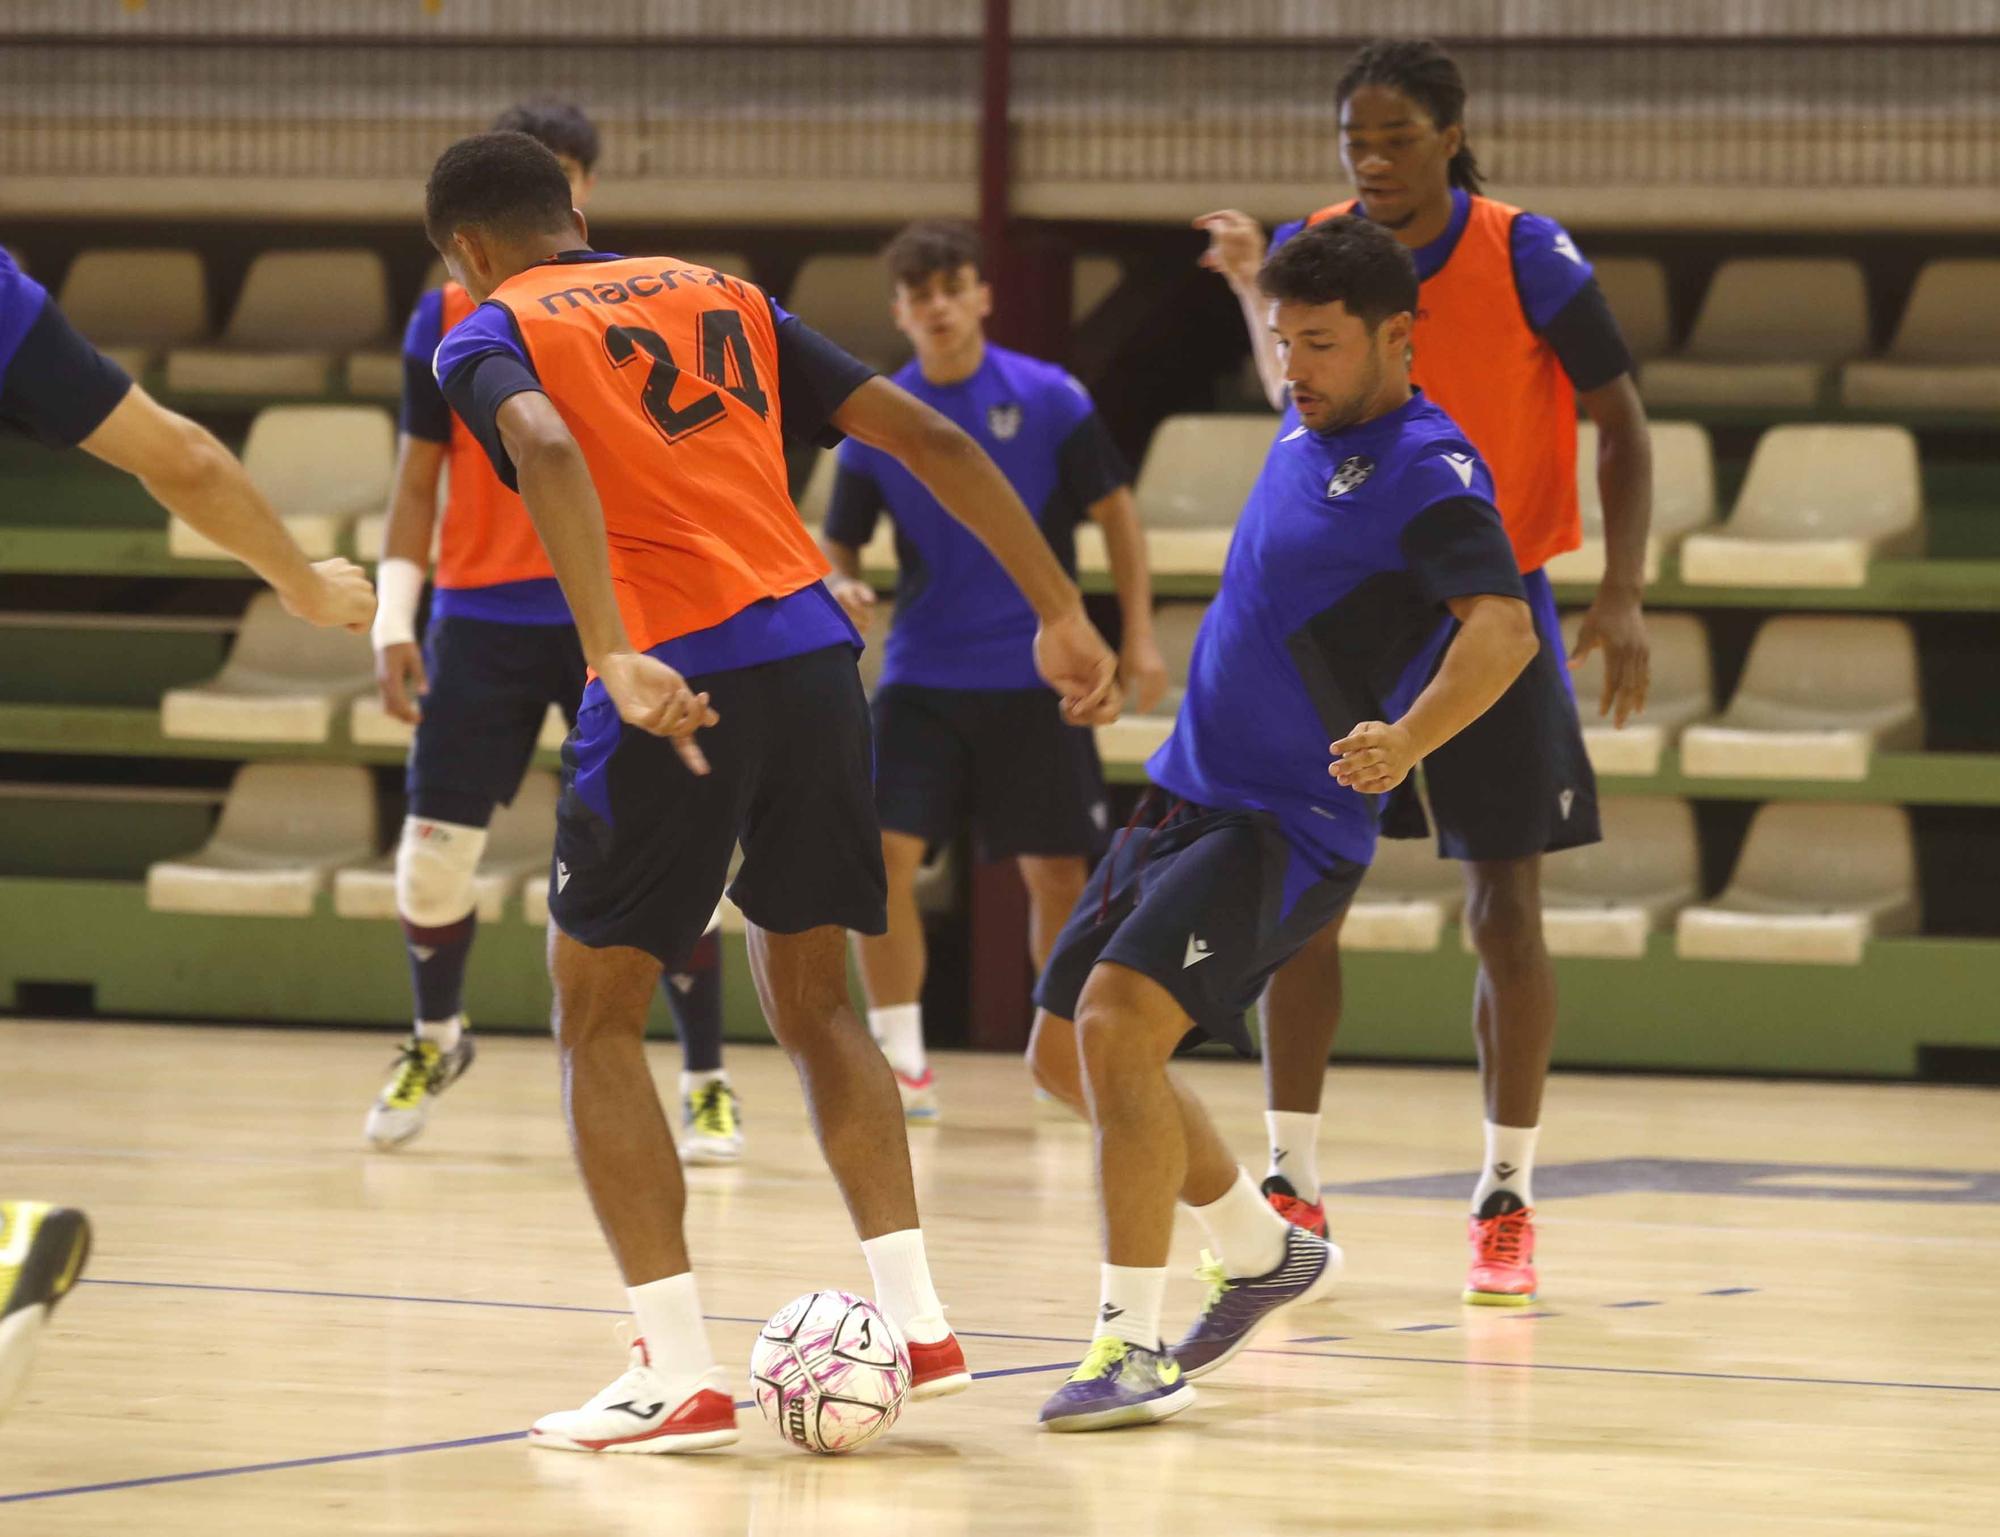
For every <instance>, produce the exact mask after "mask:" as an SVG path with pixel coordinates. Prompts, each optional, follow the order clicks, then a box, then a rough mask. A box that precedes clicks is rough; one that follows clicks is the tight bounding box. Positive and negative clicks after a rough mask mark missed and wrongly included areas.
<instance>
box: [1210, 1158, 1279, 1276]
mask: <svg viewBox="0 0 2000 1537" xmlns="http://www.w3.org/2000/svg"><path fill="white" fill-rule="evenodd" d="M1188 1210H1189V1211H1191V1212H1193V1213H1194V1216H1195V1220H1196V1221H1198V1222H1199V1223H1200V1224H1201V1226H1202V1231H1203V1232H1205V1233H1207V1234H1208V1241H1209V1243H1210V1244H1211V1245H1212V1246H1213V1247H1214V1249H1215V1252H1216V1255H1217V1256H1218V1257H1219V1258H1220V1259H1221V1261H1222V1268H1223V1270H1224V1271H1225V1272H1226V1273H1227V1274H1228V1275H1229V1276H1231V1277H1232V1278H1237V1279H1240V1278H1242V1277H1244V1276H1259V1275H1269V1274H1270V1273H1271V1272H1272V1271H1273V1270H1276V1269H1277V1268H1278V1266H1279V1265H1280V1264H1281V1263H1282V1262H1283V1260H1284V1258H1285V1219H1284V1218H1283V1217H1281V1216H1279V1215H1278V1214H1277V1213H1276V1212H1274V1211H1273V1210H1271V1203H1270V1202H1269V1201H1267V1200H1265V1199H1264V1194H1263V1192H1262V1191H1260V1190H1259V1189H1258V1188H1257V1187H1256V1185H1255V1184H1253V1183H1252V1182H1251V1179H1250V1176H1249V1174H1248V1173H1246V1172H1245V1171H1244V1170H1242V1169H1238V1170H1237V1171H1236V1183H1235V1184H1233V1185H1231V1186H1230V1187H1229V1188H1228V1189H1227V1190H1226V1191H1224V1192H1223V1193H1222V1196H1221V1198H1220V1199H1218V1200H1214V1201H1210V1202H1209V1203H1208V1205H1206V1206H1190V1207H1189V1208H1188Z"/></svg>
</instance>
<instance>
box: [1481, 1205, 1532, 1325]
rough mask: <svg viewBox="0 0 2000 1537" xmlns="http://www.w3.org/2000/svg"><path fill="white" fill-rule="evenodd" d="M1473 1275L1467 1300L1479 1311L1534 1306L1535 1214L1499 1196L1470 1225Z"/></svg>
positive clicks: (1483, 1207) (1527, 1207)
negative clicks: (1479, 1308) (1477, 1307)
mask: <svg viewBox="0 0 2000 1537" xmlns="http://www.w3.org/2000/svg"><path fill="white" fill-rule="evenodd" d="M1466 1225H1467V1229H1468V1234H1469V1236H1470V1238H1471V1240H1472V1269H1471V1270H1470V1271H1469V1272H1468V1273H1467V1275H1466V1278H1465V1293H1464V1300H1465V1301H1467V1302H1470V1303H1473V1304H1475V1305H1476V1306H1479V1307H1489V1308H1524V1307H1526V1306H1527V1305H1528V1304H1529V1303H1531V1302H1533V1301H1534V1300H1535V1208H1534V1207H1532V1206H1523V1205H1522V1204H1521V1198H1520V1197H1519V1196H1517V1195H1516V1194H1514V1192H1513V1191H1511V1190H1496V1191H1494V1192H1493V1194H1491V1195H1489V1196H1488V1197H1487V1198H1486V1204H1485V1205H1484V1206H1482V1207H1480V1208H1479V1210H1478V1211H1477V1212H1476V1213H1474V1214H1473V1216H1472V1217H1471V1218H1469V1219H1468V1221H1467V1224H1466Z"/></svg>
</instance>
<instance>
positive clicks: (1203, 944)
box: [1181, 934, 1215, 971]
mask: <svg viewBox="0 0 2000 1537" xmlns="http://www.w3.org/2000/svg"><path fill="white" fill-rule="evenodd" d="M1213 954H1215V952H1214V951H1213V950H1211V949H1209V948H1208V941H1207V940H1205V939H1196V938H1195V937H1194V935H1192V934H1190V935H1188V947H1187V957H1186V959H1184V960H1183V961H1182V962H1181V970H1182V971H1186V970H1187V969H1188V967H1190V966H1199V965H1200V964H1201V963H1202V962H1203V961H1205V960H1207V959H1208V958H1209V957H1210V956H1211V955H1213Z"/></svg>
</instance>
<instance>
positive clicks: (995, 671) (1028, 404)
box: [826, 342, 1128, 689]
mask: <svg viewBox="0 0 2000 1537" xmlns="http://www.w3.org/2000/svg"><path fill="white" fill-rule="evenodd" d="M895 382H896V383H897V384H899V385H901V386H902V387H903V388H904V389H906V390H908V391H909V392H910V393H911V394H912V395H914V396H916V397H917V399H919V400H921V401H924V402H925V403H926V404H928V405H931V406H934V407H936V408H937V410H938V411H940V412H941V413H943V414H944V415H945V416H947V417H949V418H950V419H951V420H952V421H954V422H956V423H957V424H958V425H959V426H960V427H963V428H964V429H965V430H966V431H967V432H968V433H970V434H971V435H972V438H973V440H974V441H975V442H977V443H978V444H979V446H980V447H981V448H983V449H985V450H986V452H987V453H988V454H989V455H990V456H991V457H992V459H993V462H994V463H995V464H997V465H998V466H999V467H1000V471H1001V473H1002V474H1004V475H1005V476H1006V477H1007V479H1008V482H1009V483H1010V484H1011V485H1012V486H1013V487H1014V490H1015V492H1016V493H1017V494H1018V495H1019V496H1020V498H1021V500H1022V501H1023V502H1024V503H1026V504H1027V507H1028V511H1029V512H1031V513H1033V514H1034V516H1035V521H1036V522H1037V523H1038V524H1040V526H1041V530H1042V533H1043V534H1044V535H1045V536H1046V537H1047V539H1048V541H1049V544H1050V546H1051V547H1052V548H1053V549H1054V550H1055V552H1056V557H1057V559H1059V560H1060V561H1061V562H1062V564H1063V568H1064V569H1065V570H1067V571H1069V572H1070V573H1071V574H1072V575H1074V574H1075V572H1076V525H1077V523H1078V522H1079V521H1080V520H1081V519H1082V518H1083V517H1084V515H1085V514H1086V512H1087V511H1088V509H1089V508H1090V507H1091V505H1092V504H1093V503H1095V502H1098V501H1100V500H1102V499H1103V498H1104V497H1105V496H1107V495H1109V494H1110V493H1111V492H1113V491H1115V490H1117V489H1118V488H1119V487H1120V486H1122V485H1124V484H1125V483H1126V481H1127V479H1128V477H1127V475H1126V472H1125V468H1124V466H1123V465H1122V464H1121V463H1120V462H1119V459H1118V454H1117V451H1116V450H1115V449H1114V448H1112V447H1111V444H1110V440H1109V438H1108V436H1107V435H1106V433H1105V431H1104V427H1103V424H1102V423H1101V422H1100V421H1099V420H1098V416H1097V412H1096V411H1095V409H1093V407H1092V406H1091V403H1090V396H1089V395H1088V394H1087V393H1085V391H1084V388H1083V386H1082V385H1080V384H1078V383H1077V382H1076V380H1074V379H1072V378H1071V377H1070V376H1069V375H1068V374H1067V373H1065V372H1064V371H1063V370H1062V369H1060V368H1058V367H1057V366H1056V365H1055V364H1053V363H1044V362H1041V361H1040V360H1039V359H1036V358H1031V357H1027V356H1024V355H1023V354H1021V353H1018V352H1009V351H1008V350H1007V349H1006V348H1004V347H996V346H994V345H992V344H991V343H990V342H989V343H988V344H987V346H986V352H985V356H984V357H983V358H982V359H981V360H980V364H979V368H978V370H977V371H976V372H975V373H974V374H973V375H972V377H971V378H969V379H964V380H961V381H959V382H958V383H956V384H931V383H929V382H928V381H926V380H925V378H924V376H923V371H922V369H921V368H919V367H918V365H917V364H915V363H910V364H907V365H906V366H905V367H904V368H903V370H902V371H901V372H900V373H898V374H897V375H896V376H895ZM885 510H886V511H887V512H888V514H889V517H890V519H891V521H892V522H894V524H895V526H896V559H897V562H898V564H899V565H900V566H901V568H902V575H901V578H900V579H899V581H898V583H897V587H896V621H895V623H894V625H893V626H891V628H890V631H889V640H888V645H887V651H886V654H885V655H884V657H883V663H882V681H883V682H884V683H911V684H918V685H921V686H923V687H927V688H959V689H1016V688H1040V687H1042V686H1043V684H1042V680H1041V678H1040V677H1039V675H1037V673H1036V672H1035V659H1034V640H1035V626H1036V620H1035V611H1034V610H1033V609H1032V608H1030V607H1029V606H1028V600H1027V599H1026V598H1024V597H1022V596H1021V593H1020V589H1019V588H1017V587H1015V585H1014V584H1013V582H1012V581H1011V580H1010V579H1009V578H1008V576H1007V573H1006V572H1005V571H1004V570H1003V569H1001V566H1000V562H999V561H997V560H995V559H994V558H993V556H992V554H991V552H989V551H988V550H987V548H986V546H985V545H983V544H981V543H980V542H979V540H978V539H977V538H976V537H975V536H974V535H973V534H972V532H971V531H970V530H968V529H967V528H966V527H965V526H964V525H963V524H961V523H960V522H959V521H958V520H957V519H956V518H954V517H953V516H952V515H951V514H950V513H948V512H946V511H945V510H944V508H943V507H942V506H940V505H939V504H938V500H937V498H936V497H934V496H932V495H931V494H930V492H929V491H928V490H926V489H925V488H924V485H923V483H922V482H921V481H919V480H918V479H917V478H916V476H914V475H912V474H911V473H910V472H909V471H908V470H907V469H905V468H904V467H903V466H902V464H901V463H900V462H899V461H898V460H896V459H894V458H893V457H891V456H890V455H888V454H886V453H883V452H882V451H881V450H880V449H876V448H870V447H868V446H866V445H865V444H861V443H856V442H852V441H850V442H848V443H845V444H843V445H842V447H841V450H840V461H839V475H838V477H837V479H836V480H835V483H834V494H833V504H832V506H831V508H830V509H829V510H828V513H827V519H826V533H827V537H828V538H829V539H833V540H835V541H837V542H838V543H841V544H845V545H849V546H851V547H853V548H855V549H859V548H861V547H862V546H863V545H865V544H867V543H868V541H869V539H870V537H872V536H873V534H874V531H875V520H876V518H877V517H878V516H879V515H880V514H881V513H882V512H883V511H885Z"/></svg>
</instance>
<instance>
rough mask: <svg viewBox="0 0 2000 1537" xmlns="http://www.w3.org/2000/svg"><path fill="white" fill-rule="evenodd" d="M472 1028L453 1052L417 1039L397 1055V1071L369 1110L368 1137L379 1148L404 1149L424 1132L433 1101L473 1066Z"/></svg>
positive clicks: (467, 1027) (465, 1033)
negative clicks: (418, 1134)
mask: <svg viewBox="0 0 2000 1537" xmlns="http://www.w3.org/2000/svg"><path fill="white" fill-rule="evenodd" d="M473 1055H474V1048H473V1045H472V1027H471V1026H470V1025H467V1026H466V1027H465V1028H464V1029H463V1030H461V1031H460V1032H459V1037H458V1044H457V1045H456V1046H454V1047H452V1048H451V1050H449V1051H445V1050H443V1049H442V1048H441V1047H439V1045H438V1044H437V1042H436V1041H427V1040H425V1039H424V1038H423V1037H422V1036H420V1035H413V1036H411V1037H410V1038H409V1039H408V1040H407V1041H405V1042H404V1043H403V1049H402V1050H401V1052H399V1053H398V1054H397V1057H396V1067H395V1071H394V1072H392V1073H390V1074H389V1081H388V1082H387V1083H386V1084H384V1085H383V1086H382V1094H381V1097H380V1098H378V1099H377V1100H376V1101H375V1103H374V1104H372V1105H370V1106H369V1107H368V1125H367V1128H366V1132H365V1135H366V1136H367V1138H368V1140H369V1141H370V1142H371V1143H373V1144H374V1145H375V1146H376V1147H380V1148H391V1147H401V1146H402V1145H403V1144H404V1143H405V1142H408V1141H409V1140H410V1139H411V1138H412V1137H414V1136H416V1134H417V1133H418V1132H420V1131H422V1130H423V1129H424V1123H425V1122H426V1121H428V1120H429V1119H430V1114H431V1101H432V1100H434V1099H436V1098H437V1097H438V1096H439V1095H440V1094H442V1093H444V1091H445V1090H446V1089H448V1088H450V1087H451V1086H452V1085H453V1084H454V1083H456V1082H458V1080H459V1079H460V1078H461V1077H462V1076H464V1073H465V1070H466V1069H467V1068H468V1067H470V1066H472V1058H473Z"/></svg>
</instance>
